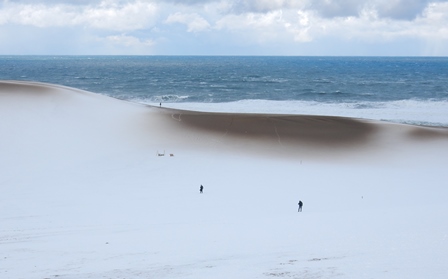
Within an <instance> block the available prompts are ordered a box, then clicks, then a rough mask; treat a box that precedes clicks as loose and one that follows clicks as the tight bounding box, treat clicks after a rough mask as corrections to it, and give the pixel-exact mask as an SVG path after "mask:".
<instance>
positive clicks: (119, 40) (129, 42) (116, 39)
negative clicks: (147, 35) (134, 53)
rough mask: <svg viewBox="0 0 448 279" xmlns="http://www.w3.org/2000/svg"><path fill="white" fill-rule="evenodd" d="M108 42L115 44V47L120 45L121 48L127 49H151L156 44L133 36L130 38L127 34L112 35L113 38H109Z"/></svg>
mask: <svg viewBox="0 0 448 279" xmlns="http://www.w3.org/2000/svg"><path fill="white" fill-rule="evenodd" d="M105 39H106V40H107V41H109V42H111V43H113V44H115V45H119V46H126V47H134V48H135V47H138V48H140V47H151V46H153V45H154V42H153V41H152V40H149V39H148V40H143V41H142V40H141V39H139V38H137V37H133V36H128V35H125V34H120V35H112V36H107V37H106V38H105Z"/></svg>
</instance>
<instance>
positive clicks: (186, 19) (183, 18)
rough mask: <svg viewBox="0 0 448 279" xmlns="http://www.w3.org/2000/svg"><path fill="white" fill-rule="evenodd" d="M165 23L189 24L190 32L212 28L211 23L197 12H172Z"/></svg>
mask: <svg viewBox="0 0 448 279" xmlns="http://www.w3.org/2000/svg"><path fill="white" fill-rule="evenodd" d="M165 23H168V24H171V23H182V24H185V25H187V26H188V29H187V31H188V32H200V31H205V30H208V29H210V24H209V23H208V22H207V20H205V19H204V18H203V17H201V16H200V15H198V14H196V13H192V14H183V13H180V12H177V13H174V14H171V15H169V16H168V18H167V19H166V21H165Z"/></svg>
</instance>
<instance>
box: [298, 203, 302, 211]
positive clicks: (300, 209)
mask: <svg viewBox="0 0 448 279" xmlns="http://www.w3.org/2000/svg"><path fill="white" fill-rule="evenodd" d="M302 206H303V202H302V201H299V211H298V212H302Z"/></svg>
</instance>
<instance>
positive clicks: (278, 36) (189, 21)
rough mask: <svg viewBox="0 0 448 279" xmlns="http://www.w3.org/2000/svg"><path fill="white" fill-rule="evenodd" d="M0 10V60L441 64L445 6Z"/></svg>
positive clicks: (265, 3)
mask: <svg viewBox="0 0 448 279" xmlns="http://www.w3.org/2000/svg"><path fill="white" fill-rule="evenodd" d="M0 1H1V2H0V55H1V54H3V55H10V54H50V55H58V54H69V55H71V54H73V55H76V54H86V55H94V54H104V55H115V54H125V55H128V54H129V55H142V54H143V55H153V54H154V55H406V56H420V55H424V56H433V55H434V56H446V55H448V0H216V1H215V0H104V1H101V0H0Z"/></svg>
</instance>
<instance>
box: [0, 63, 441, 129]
mask: <svg viewBox="0 0 448 279" xmlns="http://www.w3.org/2000/svg"><path fill="white" fill-rule="evenodd" d="M0 79H2V80H28V81H39V82H47V83H54V84H60V85H65V86H70V87H75V88H79V89H83V90H87V91H91V92H95V93H99V94H105V95H108V96H111V97H114V98H118V99H123V100H129V101H135V102H142V103H149V104H159V103H163V104H164V105H166V106H171V107H178V108H187V109H199V110H211V111H247V112H269V113H304V114H322V115H341V116H352V117H362V118H373V119H381V120H389V121H396V122H404V123H412V124H424V125H434V126H448V57H264V56H253V57H252V56H249V57H247V56H0Z"/></svg>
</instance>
